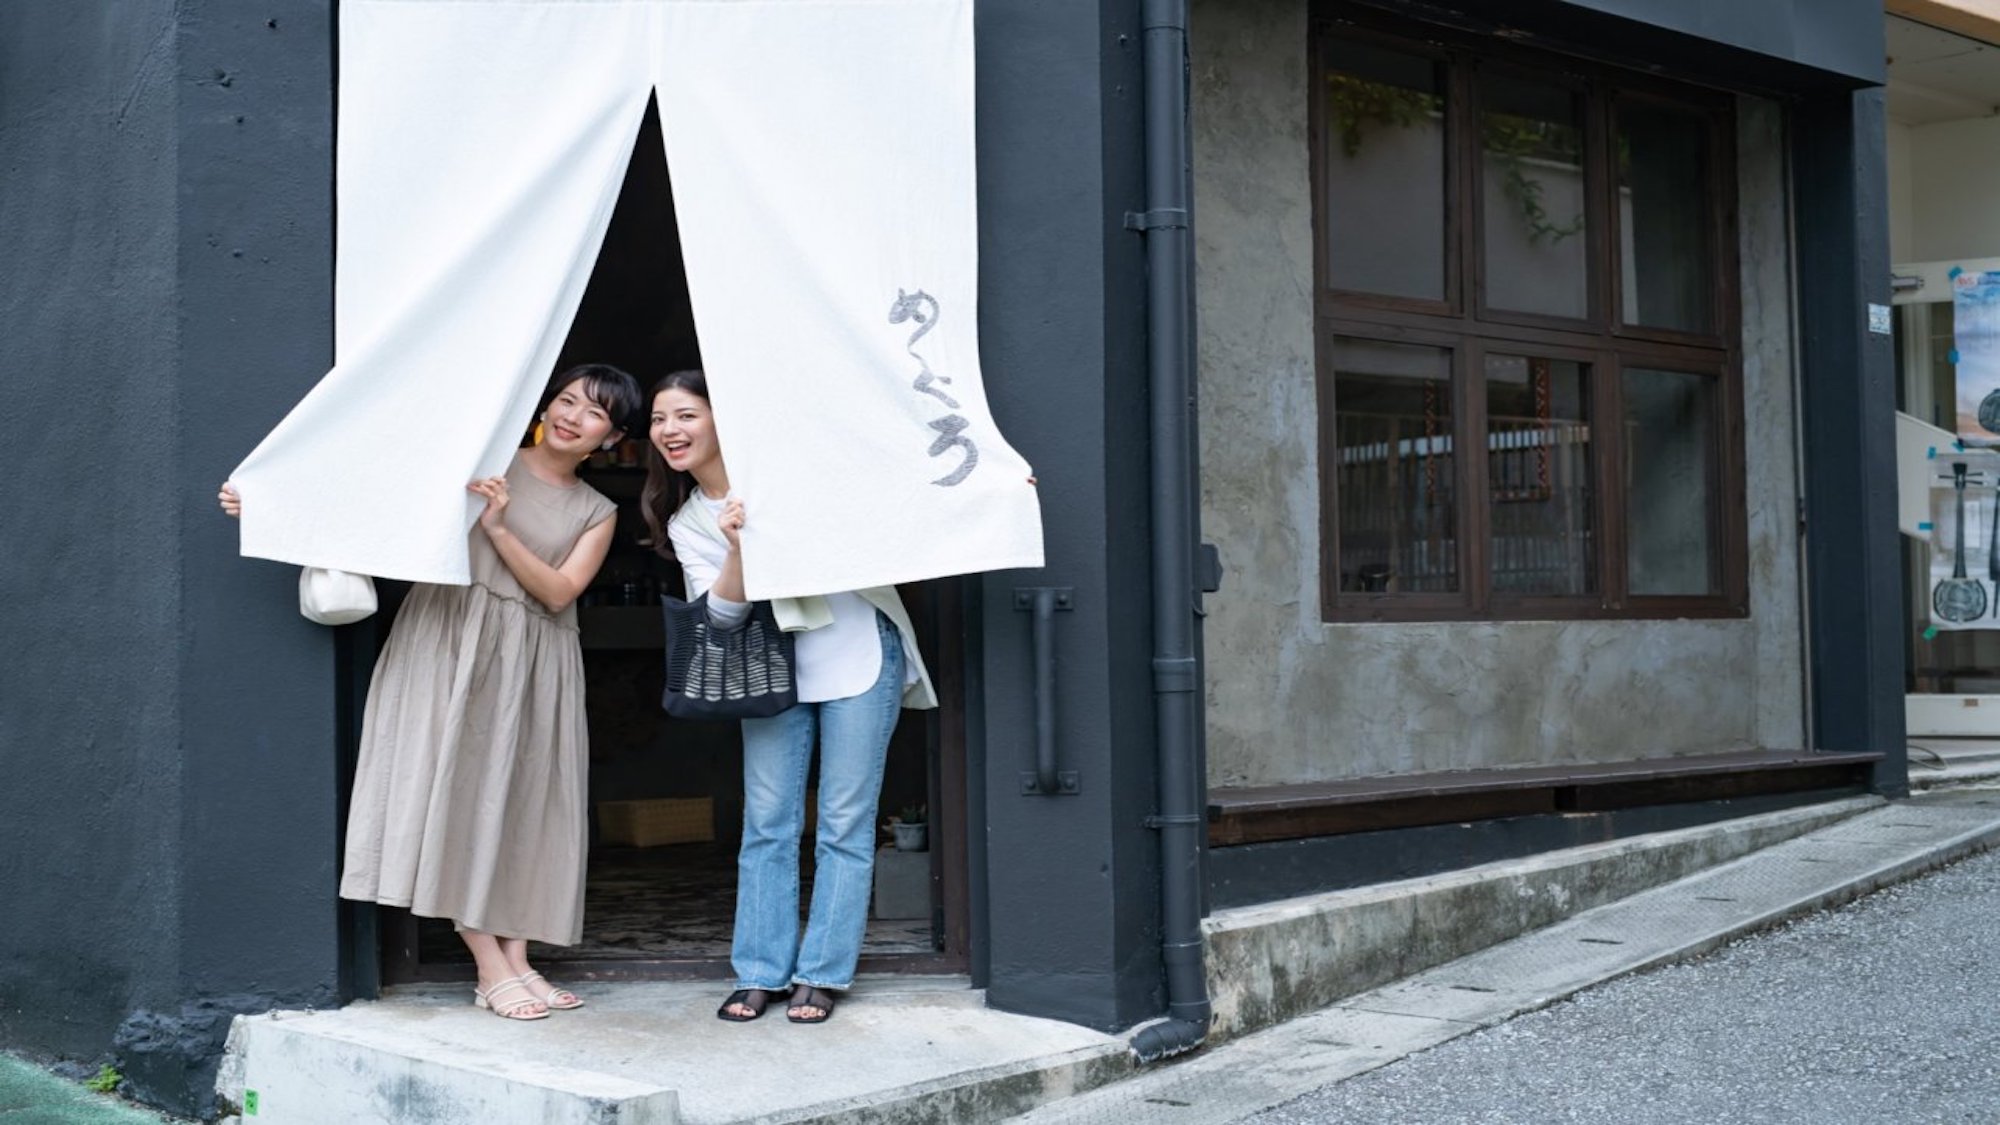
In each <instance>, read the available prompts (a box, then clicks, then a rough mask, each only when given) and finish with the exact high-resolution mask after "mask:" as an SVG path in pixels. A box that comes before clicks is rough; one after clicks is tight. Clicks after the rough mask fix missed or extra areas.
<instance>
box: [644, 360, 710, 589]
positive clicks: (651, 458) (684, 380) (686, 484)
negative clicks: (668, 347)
mask: <svg viewBox="0 0 2000 1125" xmlns="http://www.w3.org/2000/svg"><path fill="white" fill-rule="evenodd" d="M667 391H686V392H687V393H689V394H691V395H698V396H700V398H701V400H702V401H703V402H707V401H708V376H707V375H705V374H703V373H702V370H701V368H699V367H690V368H688V369H686V370H684V371H675V372H672V373H670V374H667V375H664V376H662V377H661V378H660V381H659V382H657V383H654V384H653V389H652V390H650V391H648V392H646V411H647V413H646V417H647V418H648V419H650V418H651V417H652V413H651V412H652V408H653V403H655V402H657V401H658V400H659V397H660V396H661V395H662V394H664V393H666V392H667ZM648 428H649V432H648V434H647V437H646V487H645V488H643V489H641V490H640V491H639V514H640V515H641V516H644V517H645V520H646V527H647V529H648V530H650V531H651V532H652V533H653V550H654V551H655V552H656V553H657V554H658V555H659V556H660V557H661V558H663V559H672V558H673V557H674V544H673V541H672V540H670V539H668V538H667V521H668V520H670V519H673V518H674V513H675V512H677V511H679V510H680V506H681V505H682V504H683V503H685V502H686V501H687V498H688V494H689V493H691V492H693V491H694V487H695V485H694V477H693V476H692V475H691V474H688V473H679V472H675V471H674V470H672V469H670V468H668V467H667V459H666V458H665V457H663V456H661V455H660V451H659V448H658V447H656V446H655V445H654V444H653V441H652V434H651V433H650V423H649V427H648Z"/></svg>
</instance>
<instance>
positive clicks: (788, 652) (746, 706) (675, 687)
mask: <svg viewBox="0 0 2000 1125" xmlns="http://www.w3.org/2000/svg"><path fill="white" fill-rule="evenodd" d="M664 609H665V612H666V622H667V687H666V691H665V692H663V693H662V694H661V697H660V706H662V707H664V708H666V710H667V714H669V715H672V716H673V717H675V718H677V719H762V718H767V717H769V716H771V715H775V714H777V713H778V712H780V711H783V710H785V709H786V708H788V707H790V706H792V705H793V704H795V703H797V702H798V701H799V687H798V679H797V677H796V675H795V667H794V664H793V659H792V635H791V634H790V633H787V632H785V631H784V630H782V629H780V628H778V621H777V618H776V617H775V616H773V615H772V613H771V603H770V602H752V603H751V604H750V616H749V617H747V618H745V619H744V620H743V622H742V623H741V624H739V625H737V626H736V627H735V628H733V629H722V628H717V627H716V625H715V623H714V622H712V621H710V620H709V619H708V595H707V594H705V593H704V594H703V595H702V596H701V597H698V598H696V599H695V600H693V601H691V602H684V601H682V600H680V599H679V598H667V599H666V600H665V605H664Z"/></svg>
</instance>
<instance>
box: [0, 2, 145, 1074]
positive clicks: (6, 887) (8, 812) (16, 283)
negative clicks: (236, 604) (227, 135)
mask: <svg viewBox="0 0 2000 1125" xmlns="http://www.w3.org/2000/svg"><path fill="white" fill-rule="evenodd" d="M175 7H176V5H175V4H173V3H171V2H170V0H152V2H147V3H134V4H128V5H123V6H121V7H120V8H119V10H118V12H117V14H116V15H115V16H114V15H111V14H109V13H107V12H105V11H102V10H100V9H99V8H98V7H97V6H96V5H83V4H8V5H4V6H0V153H4V154H5V156H4V158H0V263H5V265H4V267H0V376H4V379H5V383H6V387H7V392H8V399H9V411H8V412H9V414H10V415H11V416H12V417H13V419H14V421H15V424H14V425H12V426H10V427H9V431H10V432H9V436H8V440H7V441H5V442H4V443H0V475H4V477H5V479H6V481H7V490H6V492H7V515H6V518H5V520H4V524H5V527H6V531H5V534H4V538H5V540H6V543H7V548H6V551H5V556H4V560H5V561H0V605H4V606H5V607H6V617H7V624H6V627H5V629H4V630H0V633H4V638H5V641H4V643H0V683H4V685H5V687H4V688H0V776H4V777H5V778H6V779H7V785H6V806H5V811H4V812H0V900H4V902H5V904H6V905H5V908H4V911H0V918H4V921H0V1046H4V1047H14V1048H32V1049H39V1050H44V1051H49V1052H55V1053H60V1054H65V1055H70V1056H74V1057H82V1058H96V1057H101V1056H103V1055H104V1054H105V1053H106V1052H107V1050H108V1048H109V1046H110V1039H111V1033H112V1029H113V1028H115V1027H116V1026H117V1024H118V1022H119V1020H120V1019H122V1018H123V1017H124V1015H125V1013H126V1012H127V1011H129V1010H131V1009H132V1008H134V1007H141V1006H146V1005H150V1004H155V1003H161V1002H165V1001H166V1000H167V999H168V998H169V996H170V994H171V975H172V973H171V970H172V967H173V965H174V963H175V960H176V958H177V956H178V950H177V943H176V941H175V936H176V934H177V931H178V927H179V921H178V917H179V911H178V901H179V892H180V887H181V865H180V862H179V857H178V856H177V855H176V854H175V853H174V851H173V849H172V848H171V847H170V846H168V844H169V842H170V841H171V840H173V839H174V838H176V837H177V836H178V834H179V831H180V830H179V827H178V825H179V819H180V793H181V770H180V762H179V756H178V754H177V747H176V745H175V732H176V729H177V727H178V725H179V722H180V713H179V709H180V697H179V692H178V683H177V678H178V675H179V664H178V661H177V658H176V648H177V640H178V629H179V627H180V609H181V607H180V591H179V574H180V568H181V560H180V557H179V551H178V550H177V548H176V542H177V540H178V538H179V535H180V528H181V520H182V512H181V506H180V504H179V502H178V500H179V498H178V496H177V495H176V489H175V487H174V483H173V479H172V467H173V464H174V461H175V438H174V419H175V417H176V415H177V412H178V407H177V401H176V396H175V385H174V349H175V339H176V335H177V326H176V323H175V316H174V306H173V295H174V290H173V286H174V256H175V234H176V228H175V214H174V211H175V207H174V176H175V161H174V147H173V120H174V71H173V44H174V30H175V19H174V13H175ZM163 968H164V969H165V970H166V971H165V972H162V969H163Z"/></svg>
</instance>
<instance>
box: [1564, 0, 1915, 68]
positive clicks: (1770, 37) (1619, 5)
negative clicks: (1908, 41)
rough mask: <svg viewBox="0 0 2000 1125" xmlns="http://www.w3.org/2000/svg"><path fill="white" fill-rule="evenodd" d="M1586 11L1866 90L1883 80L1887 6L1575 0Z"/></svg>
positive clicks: (1851, 1) (1862, 0) (1842, 1)
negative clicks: (1835, 77) (1851, 81)
mask: <svg viewBox="0 0 2000 1125" xmlns="http://www.w3.org/2000/svg"><path fill="white" fill-rule="evenodd" d="M1570 3H1572V4H1575V5H1576V6H1577V7H1580V8H1591V9H1594V10H1596V11H1600V12H1604V13H1607V14H1609V15H1614V16H1621V17H1623V18H1625V19H1630V20H1636V21H1638V22H1640V23H1647V24H1652V25H1653V26H1655V27H1663V28H1667V29H1670V30H1673V31H1678V32H1682V33H1684V34H1686V35H1690V36H1692V37H1694V38H1697V39H1705V40H1708V41H1710V42H1713V43H1720V44H1727V45H1729V46H1732V47H1738V48H1741V49H1743V50H1746V51H1755V52H1756V53H1758V54H1761V55H1768V56H1770V57H1772V58H1776V59H1785V60H1787V61H1790V62H1795V63H1798V64H1800V65H1802V66H1809V67H1813V68H1814V69H1818V70H1826V71H1831V72H1833V73H1836V74H1842V75H1846V76H1849V77H1851V78H1855V79H1859V80H1861V81H1864V82H1869V83H1878V82H1881V81H1882V80H1883V70H1884V67H1885V65H1886V62H1885V60H1884V58H1883V55H1882V50H1881V45H1882V2H1881V0H1570Z"/></svg>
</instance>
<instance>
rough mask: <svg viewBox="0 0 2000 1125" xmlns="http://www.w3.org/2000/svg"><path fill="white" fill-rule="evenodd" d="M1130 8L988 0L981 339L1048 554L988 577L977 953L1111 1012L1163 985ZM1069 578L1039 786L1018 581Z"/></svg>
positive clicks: (1001, 970)
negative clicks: (1050, 757)
mask: <svg viewBox="0 0 2000 1125" xmlns="http://www.w3.org/2000/svg"><path fill="white" fill-rule="evenodd" d="M1138 7H1139V5H1138V4H1137V3H1134V2H1130V0H1102V2H1101V3H1093V4H1084V3H1077V4H1048V3H1043V2H1040V0H984V2H982V3H981V4H980V5H978V7H977V9H976V12H977V19H978V28H977V31H978V42H979V58H978V66H979V73H978V98H979V168H980V176H979V184H980V193H979V207H980V318H981V330H980V352H981V362H982V365H983V367H984V370H985V373H986V385H987V394H988V396H989V398H990V399H991V400H992V404H993V409H994V413H995V416H996V418H997V420H998V421H999V423H1000V425H1001V427H1002V428H1003V429H1004V430H1005V431H1006V432H1007V434H1008V437H1009V440H1011V441H1012V442H1013V443H1014V444H1015V445H1016V446H1017V447H1018V448H1019V449H1020V450H1021V452H1022V453H1023V454H1024V455H1025V456H1026V457H1027V458H1028V459H1029V461H1030V462H1031V463H1033V464H1034V466H1035V470H1036V473H1037V474H1038V476H1039V477H1040V480H1041V500H1042V516H1043V521H1044V528H1045V533H1046V538H1047V547H1048V550H1047V561H1048V565H1047V567H1046V569H1045V570H1043V571H1040V572H1011V573H1001V574H994V575H989V576H986V577H985V578H983V579H981V580H980V585H981V590H982V595H983V597H982V602H983V610H982V613H981V638H982V639H981V642H980V643H981V654H980V655H981V660H980V663H981V666H982V669H983V677H982V678H983V681H984V692H983V696H984V699H983V703H984V714H983V721H980V722H979V725H978V726H977V727H976V728H975V729H974V730H973V732H972V736H973V738H974V740H975V741H976V742H977V743H978V745H977V746H976V751H977V753H978V754H980V755H982V756H983V762H984V780H985V784H986V802H985V813H986V820H987V831H986V833H985V844H986V863H985V869H984V872H983V874H984V876H985V885H986V887H987V891H988V894H989V896H990V901H989V907H990V911H989V915H988V924H987V925H986V926H985V927H984V931H985V932H984V937H985V942H984V948H983V949H982V950H981V953H982V954H983V956H982V957H981V962H982V965H983V967H985V968H986V969H987V970H988V971H989V974H990V975H989V976H988V977H987V978H986V984H987V987H988V993H987V996H988V1000H989V1002H990V1003H992V1004H993V1005H995V1006H997V1007H1001V1008H1006V1009H1010V1010H1015V1011H1026V1012H1033V1013H1035V1014H1039V1015H1046V1016H1054V1017H1058V1018H1062V1019H1068V1020H1072V1021H1075V1022H1079V1023H1084V1024H1088V1025H1091V1026H1093V1027H1099V1028H1115V1027H1124V1026H1129V1025H1130V1024H1132V1023H1134V1022H1136V1021H1138V1020H1140V1019H1143V1018H1146V1017H1149V1016H1153V1015H1156V1014H1158V1013H1159V1012H1160V1011H1161V1009H1162V1008H1163V1006H1164V1001H1163V999H1162V994H1161V970H1160V961H1159V957H1160V953H1159V944H1158V943H1159V936H1158V894H1159V889H1158V874H1157V872H1158V861H1157V847H1158V845H1157V841H1156V840H1155V839H1154V838H1153V834H1152V833H1151V832H1150V831H1149V830H1148V829H1146V828H1145V827H1144V818H1145V816H1146V815H1147V814H1148V813H1150V812H1152V811H1153V806H1154V781H1153V767H1152V754H1153V718H1152V696H1151V670H1150V667H1151V666H1150V660H1151V648H1150V646H1151V618H1150V611H1149V603H1148V601H1147V597H1148V590H1149V588H1150V587H1149V581H1148V575H1149V570H1148V549H1147V518H1146V505H1147V495H1148V493H1147V489H1146V422H1145V419H1146V383H1145V353H1144V345H1145V337H1144V331H1145V306H1144V294H1143V291H1142V288H1141V287H1142V285H1143V281H1144V269H1145V261H1144V251H1145V248H1144V245H1143V243H1142V242H1141V240H1140V239H1139V237H1138V236H1137V235H1134V234H1131V233H1129V232H1127V231H1125V230H1124V229H1123V225H1122V215H1123V213H1124V211H1126V210H1139V209H1143V196H1142V186H1143V185H1142V181H1141V179H1140V176H1141V172H1142V165H1141V163H1140V161H1141V157H1142V149H1141V143H1142V140H1143V137H1142V132H1141V121H1140V117H1139V111H1140V108H1141V102H1140V98H1141V97H1142V91H1141V89H1140V72H1139V62H1140V59H1139V54H1140V42H1139V35H1138V29H1137V18H1138ZM1040 585H1050V586H1059V587H1071V588H1073V589H1074V590H1075V592H1076V608H1075V609H1074V610H1073V611H1070V612H1066V613H1059V614H1057V615H1056V617H1057V629H1058V634H1057V645H1056V660H1057V665H1058V669H1059V676H1058V680H1059V687H1058V694H1057V710H1056V716H1057V724H1058V731H1057V735H1058V740H1059V753H1060V756H1061V762H1060V765H1061V768H1063V769H1065V770H1075V771H1077V773H1078V774H1079V777H1080V780H1081V792H1080V793H1078V794H1077V795H1075V796H1058V797H1043V796H1027V795H1023V794H1022V793H1021V784H1020V775H1021V773H1022V771H1024V770H1031V769H1032V768H1033V766H1034V743H1033V731H1034V711H1033V698H1034V696H1033V683H1032V679H1031V663H1030V649H1029V633H1028V618H1027V615H1026V614H1023V613H1020V612H1017V611H1016V610H1015V609H1014V608H1013V598H1012V595H1013V591H1014V590H1015V589H1016V588H1017V587H1025V586H1040Z"/></svg>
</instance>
